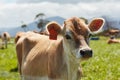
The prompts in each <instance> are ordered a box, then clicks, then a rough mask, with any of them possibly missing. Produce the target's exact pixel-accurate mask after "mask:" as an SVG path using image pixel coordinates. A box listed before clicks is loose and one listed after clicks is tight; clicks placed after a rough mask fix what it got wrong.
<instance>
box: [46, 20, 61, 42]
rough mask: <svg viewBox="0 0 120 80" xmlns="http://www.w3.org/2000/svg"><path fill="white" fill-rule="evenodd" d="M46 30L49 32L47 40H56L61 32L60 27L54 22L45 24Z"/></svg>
mask: <svg viewBox="0 0 120 80" xmlns="http://www.w3.org/2000/svg"><path fill="white" fill-rule="evenodd" d="M47 30H48V32H49V39H51V40H57V35H58V34H59V33H60V32H61V27H60V25H59V24H58V23H56V22H50V23H48V24H47Z"/></svg>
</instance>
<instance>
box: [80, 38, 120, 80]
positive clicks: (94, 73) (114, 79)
mask: <svg viewBox="0 0 120 80" xmlns="http://www.w3.org/2000/svg"><path fill="white" fill-rule="evenodd" d="M90 44H91V45H90V46H91V48H92V49H93V51H94V56H93V57H92V58H91V59H89V60H88V61H85V62H82V67H83V72H84V77H83V78H82V80H120V44H107V38H104V37H101V38H100V40H98V41H91V43H90Z"/></svg>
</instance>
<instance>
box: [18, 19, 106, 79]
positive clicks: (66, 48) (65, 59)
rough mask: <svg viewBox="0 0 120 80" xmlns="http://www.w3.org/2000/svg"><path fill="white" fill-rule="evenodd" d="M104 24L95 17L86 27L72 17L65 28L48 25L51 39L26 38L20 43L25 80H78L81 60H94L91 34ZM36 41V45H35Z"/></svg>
mask: <svg viewBox="0 0 120 80" xmlns="http://www.w3.org/2000/svg"><path fill="white" fill-rule="evenodd" d="M103 24H104V19H101V18H96V19H94V20H92V21H91V23H90V24H89V25H86V24H85V23H84V22H83V20H81V19H79V18H77V17H73V18H70V19H68V20H66V21H65V22H64V26H63V28H61V26H60V25H59V24H58V23H56V22H50V23H49V24H48V25H47V30H48V32H49V36H46V35H37V34H34V35H32V36H29V37H28V36H26V37H25V38H24V39H23V40H20V39H21V38H22V37H21V38H20V39H19V40H18V41H17V44H16V46H17V47H16V50H18V51H17V52H19V45H18V43H19V41H21V43H22V45H21V50H22V53H17V54H22V61H21V62H22V64H21V75H22V79H24V80H39V79H40V80H41V79H42V80H46V79H50V80H76V79H77V80H78V79H79V78H80V74H79V73H80V72H79V71H78V69H79V70H80V68H78V67H79V60H80V59H88V58H90V57H92V54H93V53H92V49H91V48H90V47H89V46H88V39H89V34H90V33H93V32H94V33H95V32H96V31H98V30H99V29H101V27H102V26H103ZM34 41H35V42H34ZM18 57H19V56H18Z"/></svg>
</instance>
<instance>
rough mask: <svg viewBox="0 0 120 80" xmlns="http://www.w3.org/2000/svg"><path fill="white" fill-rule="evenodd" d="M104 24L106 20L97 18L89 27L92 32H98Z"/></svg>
mask: <svg viewBox="0 0 120 80" xmlns="http://www.w3.org/2000/svg"><path fill="white" fill-rule="evenodd" d="M104 23H105V20H104V19H103V18H95V19H93V20H92V21H91V22H90V23H89V25H88V27H89V29H90V31H91V32H97V31H99V30H100V29H101V28H102V27H103V25H104Z"/></svg>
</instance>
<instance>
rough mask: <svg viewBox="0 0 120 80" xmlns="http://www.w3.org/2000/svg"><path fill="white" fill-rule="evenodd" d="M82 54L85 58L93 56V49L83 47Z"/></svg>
mask: <svg viewBox="0 0 120 80" xmlns="http://www.w3.org/2000/svg"><path fill="white" fill-rule="evenodd" d="M80 55H81V56H82V57H83V58H89V57H92V55H93V51H92V50H91V49H82V50H80Z"/></svg>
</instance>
